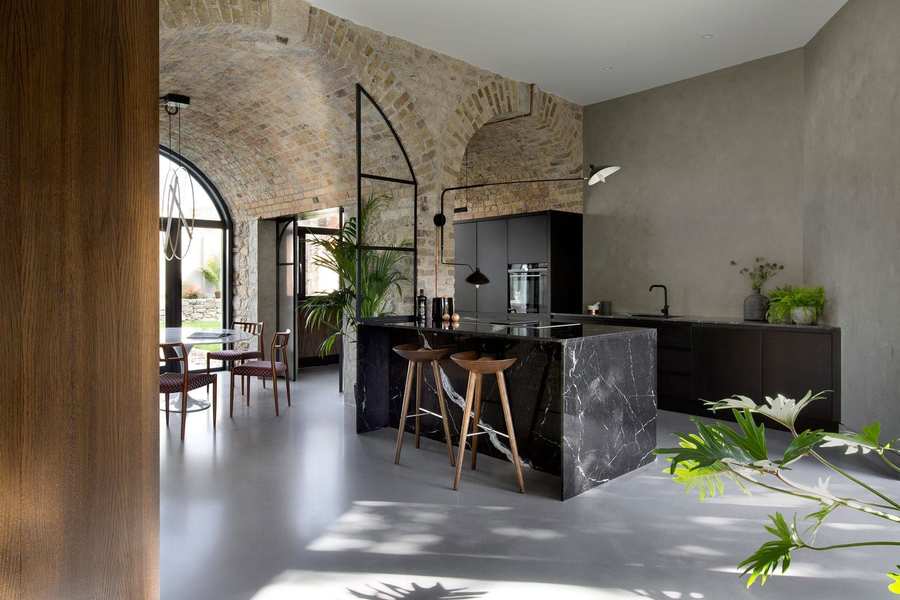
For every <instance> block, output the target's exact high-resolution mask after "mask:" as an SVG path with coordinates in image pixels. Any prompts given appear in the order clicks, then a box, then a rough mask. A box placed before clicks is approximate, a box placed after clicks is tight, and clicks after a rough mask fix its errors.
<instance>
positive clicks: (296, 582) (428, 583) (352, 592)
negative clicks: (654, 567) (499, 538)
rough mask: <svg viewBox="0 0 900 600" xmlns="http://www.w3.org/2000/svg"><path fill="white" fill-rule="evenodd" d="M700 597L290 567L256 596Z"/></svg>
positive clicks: (292, 599)
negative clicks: (291, 569) (301, 569)
mask: <svg viewBox="0 0 900 600" xmlns="http://www.w3.org/2000/svg"><path fill="white" fill-rule="evenodd" d="M660 597H662V598H672V599H674V600H682V599H691V600H702V599H704V595H703V594H701V593H699V592H681V591H675V590H663V591H661V592H649V591H646V590H642V589H635V590H625V589H618V588H594V587H584V586H578V585H562V584H555V583H534V582H530V581H485V580H476V579H464V578H457V577H430V576H424V575H405V574H399V573H339V572H324V571H286V572H284V573H282V574H281V575H279V576H278V577H276V578H275V579H274V580H273V581H272V582H271V583H269V584H268V585H266V586H265V587H264V588H262V589H261V590H259V591H258V592H257V593H256V594H255V595H254V596H253V598H252V600H297V599H298V598H310V599H312V598H315V599H316V600H359V599H360V598H363V599H368V600H443V599H448V598H453V599H460V600H462V599H464V598H483V599H484V600H546V599H548V598H553V600H646V599H647V598H660Z"/></svg>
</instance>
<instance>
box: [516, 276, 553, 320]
mask: <svg viewBox="0 0 900 600" xmlns="http://www.w3.org/2000/svg"><path fill="white" fill-rule="evenodd" d="M508 274H509V303H508V306H507V311H508V312H510V313H517V314H529V313H545V312H547V300H546V297H547V281H548V271H547V268H546V267H543V266H539V265H533V266H532V265H510V269H509V271H508Z"/></svg>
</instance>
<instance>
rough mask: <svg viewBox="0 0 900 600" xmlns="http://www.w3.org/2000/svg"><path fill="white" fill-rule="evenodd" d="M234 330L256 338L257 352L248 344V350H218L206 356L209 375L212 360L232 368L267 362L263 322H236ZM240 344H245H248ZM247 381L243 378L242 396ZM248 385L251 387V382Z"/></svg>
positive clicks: (233, 324)
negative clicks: (249, 363)
mask: <svg viewBox="0 0 900 600" xmlns="http://www.w3.org/2000/svg"><path fill="white" fill-rule="evenodd" d="M232 329H240V330H241V331H244V332H246V333H249V334H250V335H252V336H253V337H255V338H256V350H252V349H251V348H252V344H250V343H248V345H247V347H246V348H229V349H227V350H226V349H223V350H216V351H215V352H208V353H207V354H206V372H207V373H209V368H210V365H209V363H210V361H211V360H221V361H222V362H223V363H231V367H232V368H234V365H236V364H239V363H242V362H244V361H245V360H265V358H266V353H265V350H264V349H263V331H264V330H265V325H264V324H263V323H262V322H261V321H260V322H256V321H234V322H233V323H232ZM238 343H239V344H245V343H247V342H238ZM245 379H246V378H245V377H242V378H241V395H243V394H244V380H245ZM247 385H249V382H248V384H247Z"/></svg>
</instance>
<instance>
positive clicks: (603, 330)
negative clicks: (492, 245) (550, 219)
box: [363, 315, 642, 342]
mask: <svg viewBox="0 0 900 600" xmlns="http://www.w3.org/2000/svg"><path fill="white" fill-rule="evenodd" d="M363 324H364V325H367V326H371V327H389V328H396V329H414V330H417V331H432V332H439V333H455V334H460V335H486V336H493V337H503V338H512V339H523V340H532V341H542V342H563V341H565V340H575V339H582V338H588V337H594V336H604V335H621V334H626V333H630V332H634V331H639V330H641V329H642V328H641V327H625V326H622V325H602V324H599V323H575V322H573V321H566V320H565V319H563V318H557V317H553V318H551V317H548V316H547V315H519V316H506V315H503V316H496V315H490V316H465V317H463V318H462V319H461V320H460V321H459V323H445V322H427V323H422V322H418V321H411V320H398V319H389V318H388V319H382V318H376V319H366V320H365V321H364V322H363Z"/></svg>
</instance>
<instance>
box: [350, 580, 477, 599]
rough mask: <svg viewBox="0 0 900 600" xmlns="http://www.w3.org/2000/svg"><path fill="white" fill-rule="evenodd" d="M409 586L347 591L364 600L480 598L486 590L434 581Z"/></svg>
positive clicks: (381, 586)
mask: <svg viewBox="0 0 900 600" xmlns="http://www.w3.org/2000/svg"><path fill="white" fill-rule="evenodd" d="M409 585H410V587H408V588H407V587H405V586H400V585H395V584H392V583H381V584H378V586H370V587H371V591H367V592H360V591H357V590H354V589H351V588H347V591H348V592H349V593H350V595H351V596H353V597H354V598H364V599H365V600H464V599H466V598H481V597H482V596H484V595H485V594H486V593H487V592H470V591H467V590H466V589H465V588H451V589H448V588H445V587H444V586H443V585H442V584H440V583H436V584H434V585H433V586H431V587H422V586H420V585H419V584H417V583H415V582H413V583H411V584H409Z"/></svg>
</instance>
